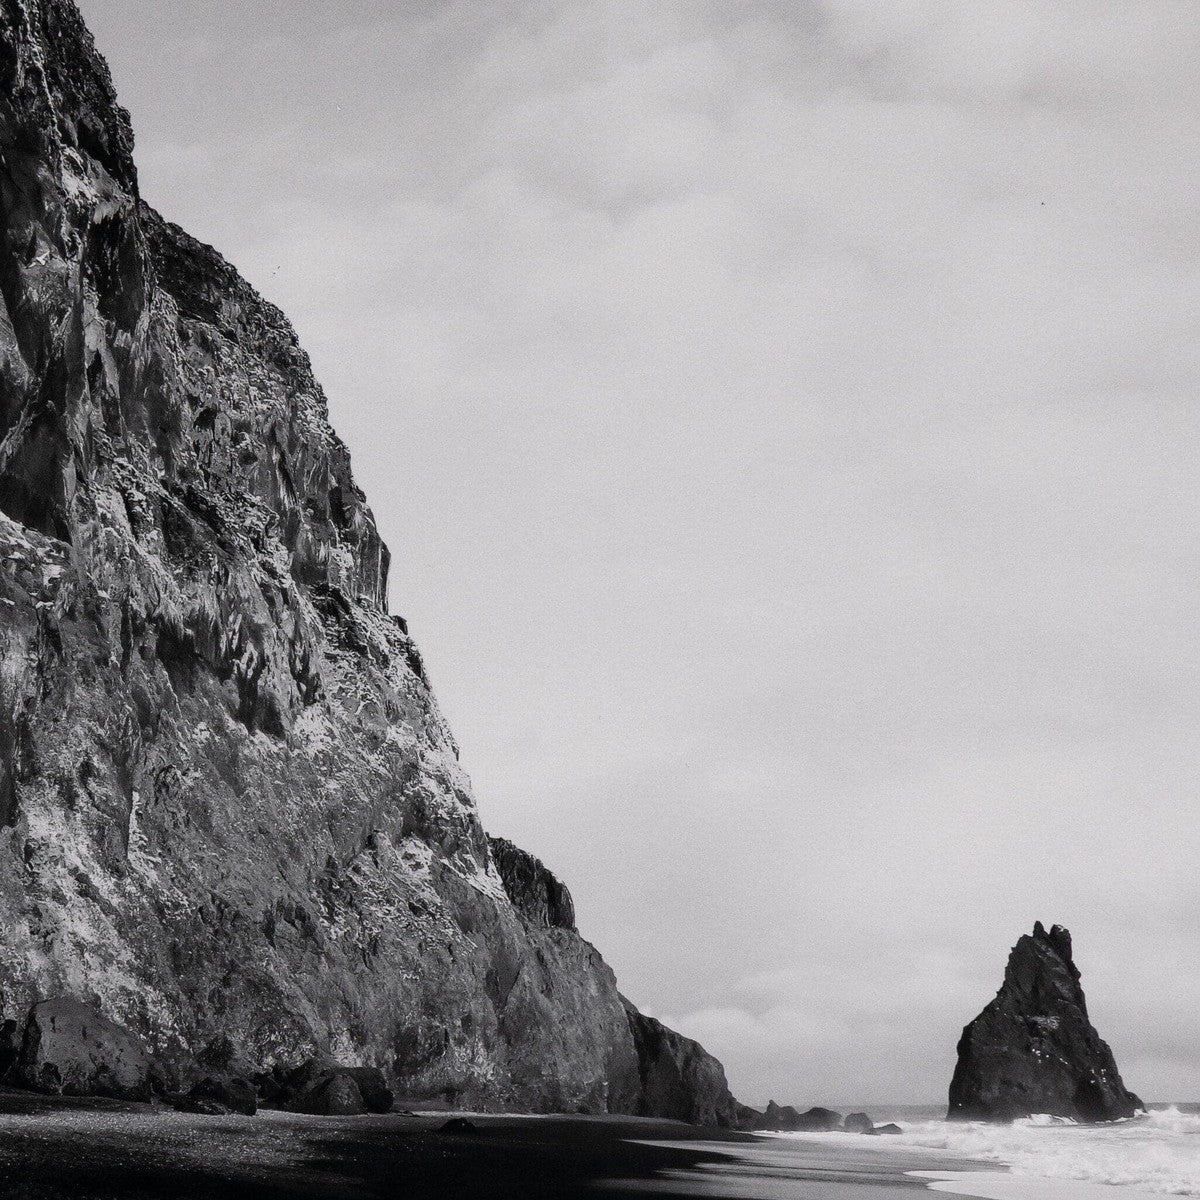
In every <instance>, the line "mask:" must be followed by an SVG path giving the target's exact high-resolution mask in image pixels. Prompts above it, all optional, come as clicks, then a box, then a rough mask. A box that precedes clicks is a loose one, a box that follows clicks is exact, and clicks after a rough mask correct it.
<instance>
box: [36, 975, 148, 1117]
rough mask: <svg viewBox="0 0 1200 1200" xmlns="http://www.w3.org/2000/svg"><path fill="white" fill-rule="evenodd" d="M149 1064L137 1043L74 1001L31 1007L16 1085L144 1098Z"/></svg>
mask: <svg viewBox="0 0 1200 1200" xmlns="http://www.w3.org/2000/svg"><path fill="white" fill-rule="evenodd" d="M153 1076H154V1062H153V1059H152V1058H151V1056H150V1053H149V1052H148V1050H147V1049H146V1047H145V1045H144V1044H143V1043H142V1040H141V1039H140V1038H139V1037H137V1036H136V1035H135V1034H133V1033H131V1032H130V1031H129V1030H128V1029H125V1028H123V1027H122V1026H120V1025H118V1024H117V1023H116V1022H114V1021H109V1020H107V1019H106V1018H104V1017H102V1016H101V1015H100V1014H99V1013H97V1012H95V1011H94V1010H93V1009H91V1008H88V1007H87V1005H85V1004H80V1003H79V1002H78V1001H76V1000H70V999H65V998H59V999H57V1000H46V1001H43V1002H42V1003H41V1004H37V1005H35V1006H34V1008H33V1011H32V1012H31V1013H30V1014H29V1021H28V1023H27V1024H26V1026H25V1036H24V1038H23V1040H22V1043H21V1051H20V1055H19V1057H18V1059H17V1065H16V1072H15V1078H16V1081H17V1082H18V1083H21V1084H23V1085H24V1086H26V1087H29V1088H33V1089H34V1090H35V1091H39V1092H49V1093H53V1094H58V1095H64V1096H113V1097H116V1098H119V1099H123V1100H148V1099H149V1098H150V1094H151V1088H152V1083H153Z"/></svg>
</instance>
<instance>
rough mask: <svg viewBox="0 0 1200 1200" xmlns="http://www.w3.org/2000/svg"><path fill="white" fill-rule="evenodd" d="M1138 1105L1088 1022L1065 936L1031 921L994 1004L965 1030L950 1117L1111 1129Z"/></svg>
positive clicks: (1067, 935)
mask: <svg viewBox="0 0 1200 1200" xmlns="http://www.w3.org/2000/svg"><path fill="white" fill-rule="evenodd" d="M1141 1107H1142V1102H1141V1101H1140V1100H1139V1099H1138V1097H1137V1096H1135V1095H1134V1094H1133V1093H1132V1092H1131V1091H1129V1090H1128V1089H1127V1088H1126V1087H1125V1085H1124V1083H1123V1082H1122V1081H1121V1075H1120V1072H1118V1070H1117V1064H1116V1062H1115V1061H1114V1059H1113V1055H1112V1051H1111V1050H1110V1049H1109V1048H1108V1045H1107V1044H1106V1043H1105V1042H1103V1041H1102V1040H1101V1039H1100V1036H1099V1034H1097V1032H1096V1030H1095V1029H1093V1028H1092V1025H1091V1022H1090V1021H1089V1020H1088V1014H1087V1002H1086V1001H1085V999H1084V995H1083V989H1082V987H1080V984H1079V971H1078V969H1077V968H1076V966H1075V963H1074V961H1073V959H1072V957H1071V935H1070V933H1068V932H1067V930H1066V929H1064V928H1063V927H1062V926H1061V925H1055V926H1054V927H1053V928H1052V929H1051V930H1050V932H1049V933H1047V932H1046V930H1045V928H1044V927H1043V926H1042V923H1041V922H1040V921H1039V922H1038V923H1037V924H1036V925H1034V927H1033V933H1032V934H1026V935H1025V936H1023V937H1021V938H1020V940H1019V941H1018V942H1017V944H1016V945H1015V946H1014V947H1013V949H1012V953H1011V954H1010V955H1009V959H1008V966H1007V968H1006V969H1005V972H1004V983H1003V985H1002V986H1001V988H1000V990H999V991H998V992H997V993H996V997H995V999H994V1000H992V1001H991V1003H990V1004H988V1006H987V1007H986V1008H985V1009H984V1010H983V1011H982V1012H981V1013H980V1014H979V1016H977V1017H976V1018H975V1020H973V1021H972V1022H971V1023H970V1024H969V1025H968V1026H967V1027H966V1028H965V1029H964V1030H963V1033H962V1037H961V1039H960V1040H959V1043H958V1064H957V1066H956V1067H955V1070H954V1078H953V1080H952V1082H951V1084H950V1107H949V1112H948V1114H947V1115H948V1117H949V1118H950V1119H960V1120H985V1121H1010V1120H1014V1119H1016V1118H1018V1117H1027V1116H1030V1115H1032V1114H1034V1113H1049V1114H1051V1115H1053V1116H1059V1117H1070V1118H1071V1119H1072V1120H1076V1121H1086V1122H1092V1121H1112V1120H1116V1119H1118V1118H1120V1117H1130V1116H1133V1114H1134V1113H1135V1112H1136V1111H1137V1110H1138V1109H1140V1108H1141Z"/></svg>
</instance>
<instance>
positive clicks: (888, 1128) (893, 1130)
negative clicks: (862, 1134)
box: [867, 1121, 904, 1134]
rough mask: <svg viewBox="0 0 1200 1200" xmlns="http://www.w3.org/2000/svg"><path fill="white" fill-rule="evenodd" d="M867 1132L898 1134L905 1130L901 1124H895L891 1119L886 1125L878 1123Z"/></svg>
mask: <svg viewBox="0 0 1200 1200" xmlns="http://www.w3.org/2000/svg"><path fill="white" fill-rule="evenodd" d="M867 1132H868V1133H871V1134H897V1133H903V1132H904V1130H903V1129H901V1128H900V1126H899V1125H893V1124H892V1122H891V1121H889V1122H888V1123H887V1124H886V1125H876V1126H875V1127H874V1128H873V1129H868V1130H867Z"/></svg>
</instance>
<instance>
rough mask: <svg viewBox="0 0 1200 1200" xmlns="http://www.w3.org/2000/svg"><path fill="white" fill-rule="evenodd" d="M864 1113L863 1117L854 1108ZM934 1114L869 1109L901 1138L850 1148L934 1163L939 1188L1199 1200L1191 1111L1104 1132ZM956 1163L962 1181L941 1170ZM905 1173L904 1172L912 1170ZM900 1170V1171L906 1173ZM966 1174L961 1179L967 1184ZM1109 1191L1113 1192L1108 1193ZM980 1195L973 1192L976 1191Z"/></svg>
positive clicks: (1180, 1107) (1196, 1111)
mask: <svg viewBox="0 0 1200 1200" xmlns="http://www.w3.org/2000/svg"><path fill="white" fill-rule="evenodd" d="M864 1111H871V1110H870V1108H869V1106H864ZM944 1113H945V1109H944V1107H938V1108H897V1109H890V1110H889V1109H885V1108H877V1109H876V1110H875V1111H873V1112H871V1116H872V1117H873V1118H874V1119H875V1121H876V1123H879V1124H882V1123H883V1122H885V1121H894V1122H895V1123H896V1124H898V1125H899V1126H900V1127H901V1128H902V1129H903V1131H904V1132H903V1133H901V1134H899V1135H895V1136H891V1137H881V1138H862V1137H858V1138H855V1143H856V1144H855V1151H856V1153H857V1152H859V1151H866V1150H868V1149H869V1151H870V1152H871V1153H875V1154H881V1155H885V1156H895V1155H896V1153H897V1152H898V1151H904V1152H905V1154H906V1155H907V1154H909V1153H911V1154H912V1155H914V1156H918V1157H922V1156H926V1155H928V1156H929V1157H930V1158H936V1159H937V1160H938V1165H937V1169H936V1170H934V1171H932V1172H931V1173H930V1174H931V1175H936V1176H938V1177H940V1178H943V1180H944V1182H941V1183H937V1184H936V1185H935V1186H936V1187H937V1188H938V1189H939V1190H945V1191H952V1192H957V1193H960V1194H968V1195H981V1196H997V1197H999V1196H1003V1197H1017V1196H1028V1197H1034V1196H1037V1197H1041V1196H1047V1197H1049V1196H1054V1197H1059V1196H1061V1197H1066V1196H1084V1195H1089V1196H1090V1195H1092V1194H1093V1191H1094V1188H1093V1187H1086V1186H1084V1187H1080V1186H1074V1187H1067V1186H1054V1185H1056V1184H1058V1185H1067V1184H1071V1185H1095V1186H1099V1185H1104V1186H1105V1190H1103V1191H1102V1193H1101V1194H1103V1195H1106V1196H1109V1197H1111V1198H1112V1200H1118V1196H1120V1195H1126V1196H1127V1195H1134V1194H1150V1195H1160V1196H1161V1195H1172V1196H1196V1195H1200V1104H1169V1105H1167V1104H1161V1105H1151V1106H1150V1111H1149V1113H1148V1114H1147V1115H1146V1116H1143V1117H1135V1118H1134V1119H1132V1120H1129V1121H1117V1122H1114V1123H1113V1124H1111V1125H1076V1124H1074V1123H1072V1122H1069V1121H1064V1120H1061V1119H1059V1118H1053V1117H1044V1116H1043V1117H1032V1118H1029V1119H1028V1120H1024V1121H1017V1122H1015V1123H1013V1124H1012V1125H987V1124H983V1123H977V1122H947V1121H945V1120H943V1119H942V1117H943V1116H944ZM776 1136H778V1137H780V1138H787V1139H789V1140H790V1139H795V1140H796V1141H798V1142H800V1143H805V1144H811V1145H813V1146H822V1147H824V1148H827V1149H829V1148H832V1147H834V1146H836V1145H837V1144H838V1143H839V1142H840V1143H841V1144H842V1145H844V1144H845V1142H846V1140H847V1138H848V1137H849V1136H851V1135H847V1134H781V1135H776ZM959 1159H961V1160H962V1162H963V1164H964V1167H963V1171H964V1174H954V1173H951V1172H949V1171H947V1170H945V1169H944V1168H946V1167H947V1166H948V1164H951V1163H953V1161H954V1160H959ZM979 1163H988V1164H995V1165H996V1166H999V1167H1007V1168H1008V1173H1007V1176H1005V1175H1000V1176H997V1175H996V1174H995V1173H994V1172H990V1173H988V1174H986V1175H984V1174H983V1173H980V1172H975V1171H972V1170H971V1169H970V1164H979ZM920 1169H921V1168H919V1167H912V1168H910V1171H916V1170H920ZM906 1173H908V1172H906ZM966 1175H969V1176H970V1177H971V1178H970V1179H967V1178H966ZM1114 1188H1115V1189H1119V1191H1114ZM980 1189H983V1190H980Z"/></svg>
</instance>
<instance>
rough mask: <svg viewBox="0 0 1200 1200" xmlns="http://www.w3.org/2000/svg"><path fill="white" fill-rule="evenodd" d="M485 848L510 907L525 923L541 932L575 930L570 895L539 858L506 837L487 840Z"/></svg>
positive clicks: (573, 905) (573, 908) (573, 904)
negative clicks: (489, 853)
mask: <svg viewBox="0 0 1200 1200" xmlns="http://www.w3.org/2000/svg"><path fill="white" fill-rule="evenodd" d="M488 847H489V848H490V850H491V852H492V861H493V862H494V863H495V864H496V870H497V871H498V872H499V873H500V881H501V882H502V883H503V884H504V890H505V892H506V893H507V894H508V898H509V900H510V901H511V902H512V906H513V908H515V909H516V910H517V912H519V913H520V914H521V916H522V918H524V920H525V921H526V922H527V923H528V924H530V925H533V926H535V927H537V928H541V929H571V930H573V929H574V928H575V903H574V901H573V900H572V899H571V893H570V892H569V891H568V890H567V887H566V885H565V884H564V883H562V882H561V881H560V880H559V879H558V877H557V876H555V875H554V874H552V873H551V872H550V871H548V870H547V869H546V867H545V866H544V865H543V864H542V863H541V861H540V860H539V859H536V858H534V856H533V855H532V854H530V853H528V852H527V851H525V850H522V849H521V848H520V847H519V846H514V845H513V844H512V842H510V841H508V840H507V839H506V838H498V837H489V838H488Z"/></svg>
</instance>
